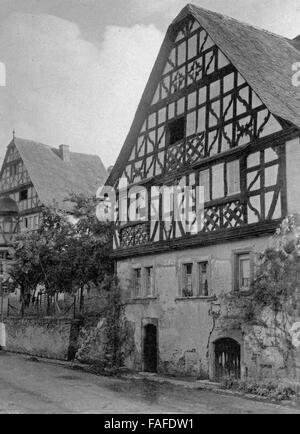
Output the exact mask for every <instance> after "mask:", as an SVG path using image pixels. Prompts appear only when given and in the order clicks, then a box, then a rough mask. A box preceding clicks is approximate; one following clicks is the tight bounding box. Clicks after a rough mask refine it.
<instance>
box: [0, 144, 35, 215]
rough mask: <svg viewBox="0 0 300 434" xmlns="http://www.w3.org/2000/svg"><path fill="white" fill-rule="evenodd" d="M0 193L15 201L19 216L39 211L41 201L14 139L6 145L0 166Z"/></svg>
mask: <svg viewBox="0 0 300 434" xmlns="http://www.w3.org/2000/svg"><path fill="white" fill-rule="evenodd" d="M0 194H1V196H4V195H5V196H6V195H8V196H9V197H11V198H12V199H13V200H14V201H15V202H16V203H17V205H18V208H19V210H20V215H21V218H22V217H24V216H26V215H29V214H37V215H38V214H39V213H40V211H41V206H42V203H41V201H40V199H39V196H38V193H37V191H36V189H35V187H34V185H33V182H32V180H31V178H30V176H29V173H28V170H27V168H26V166H25V164H24V161H23V159H22V157H21V155H20V153H19V151H18V149H17V147H16V145H15V143H14V141H12V142H11V143H10V144H9V145H8V148H7V151H6V154H5V157H4V161H3V165H2V168H1V172H0Z"/></svg>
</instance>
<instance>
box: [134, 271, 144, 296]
mask: <svg viewBox="0 0 300 434" xmlns="http://www.w3.org/2000/svg"><path fill="white" fill-rule="evenodd" d="M133 275H134V284H133V285H134V297H141V296H142V268H135V269H134V270H133Z"/></svg>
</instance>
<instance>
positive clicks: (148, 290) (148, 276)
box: [145, 267, 154, 297]
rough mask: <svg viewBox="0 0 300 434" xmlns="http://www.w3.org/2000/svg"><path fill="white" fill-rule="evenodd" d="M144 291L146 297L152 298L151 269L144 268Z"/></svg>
mask: <svg viewBox="0 0 300 434" xmlns="http://www.w3.org/2000/svg"><path fill="white" fill-rule="evenodd" d="M145 289H146V297H152V296H153V295H154V274H153V267H146V268H145Z"/></svg>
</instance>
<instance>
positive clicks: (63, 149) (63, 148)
mask: <svg viewBox="0 0 300 434" xmlns="http://www.w3.org/2000/svg"><path fill="white" fill-rule="evenodd" d="M59 153H60V157H61V159H62V160H63V161H64V162H65V163H70V160H71V157H70V146H68V145H60V147H59Z"/></svg>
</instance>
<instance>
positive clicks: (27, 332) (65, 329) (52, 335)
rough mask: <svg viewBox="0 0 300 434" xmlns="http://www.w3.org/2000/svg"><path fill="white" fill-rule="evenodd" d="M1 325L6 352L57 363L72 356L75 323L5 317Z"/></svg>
mask: <svg viewBox="0 0 300 434" xmlns="http://www.w3.org/2000/svg"><path fill="white" fill-rule="evenodd" d="M5 325H6V350H7V351H11V352H16V353H22V354H29V355H32V356H38V357H45V358H53V359H58V360H70V359H72V358H74V356H75V353H76V351H77V341H78V334H79V322H78V321H72V320H58V319H51V318H44V319H36V318H34V319H33V318H32V319H29V318H26V319H20V318H8V319H6V320H5Z"/></svg>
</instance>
